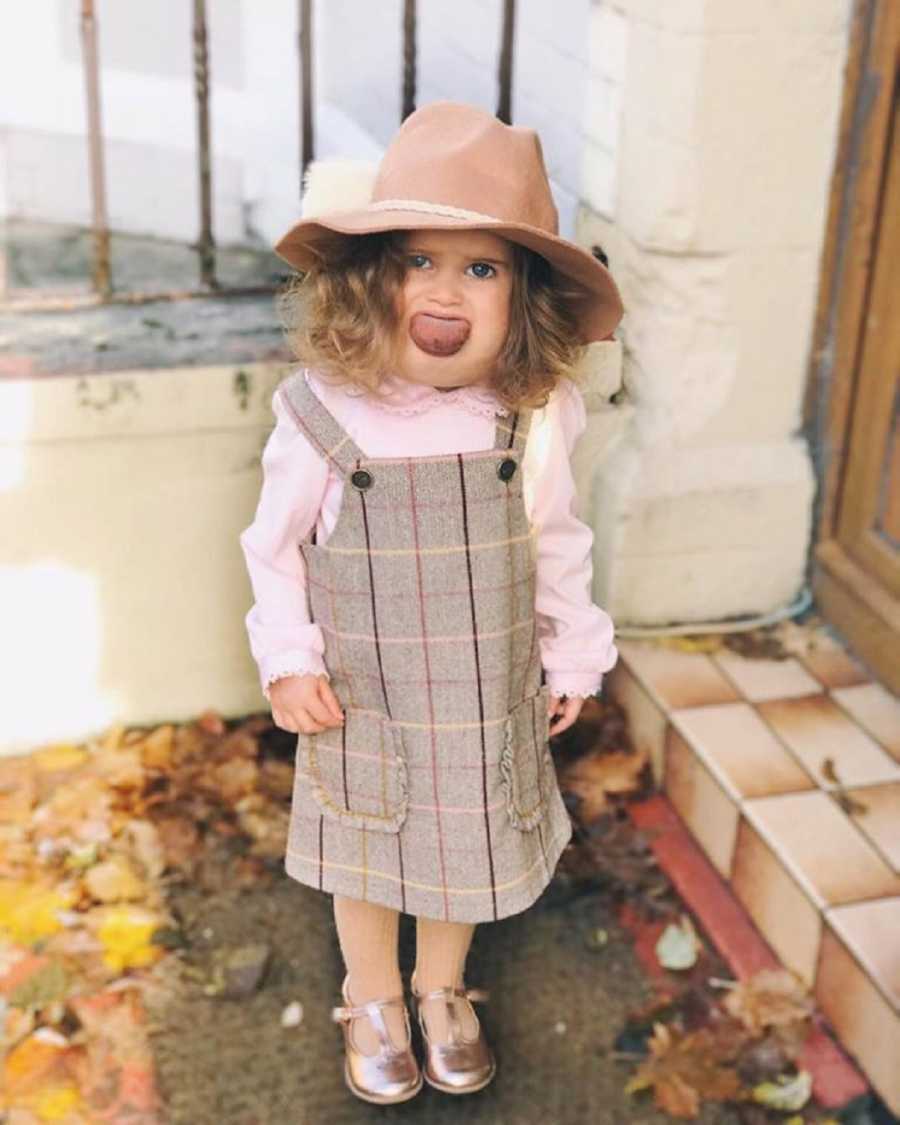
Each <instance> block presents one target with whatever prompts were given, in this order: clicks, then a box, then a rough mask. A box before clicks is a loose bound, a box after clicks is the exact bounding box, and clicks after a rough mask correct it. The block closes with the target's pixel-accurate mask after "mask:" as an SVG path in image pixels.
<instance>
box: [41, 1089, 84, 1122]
mask: <svg viewBox="0 0 900 1125" xmlns="http://www.w3.org/2000/svg"><path fill="white" fill-rule="evenodd" d="M32 1108H33V1109H34V1111H35V1113H36V1114H37V1115H38V1117H39V1118H40V1119H41V1121H62V1120H63V1118H65V1117H68V1116H69V1114H70V1113H75V1112H77V1111H78V1110H79V1109H81V1108H82V1101H81V1095H80V1094H79V1092H78V1087H77V1086H74V1085H71V1084H67V1085H65V1086H51V1087H50V1088H49V1089H47V1090H42V1091H41V1092H40V1094H38V1096H37V1097H36V1098H34V1099H33V1100H32Z"/></svg>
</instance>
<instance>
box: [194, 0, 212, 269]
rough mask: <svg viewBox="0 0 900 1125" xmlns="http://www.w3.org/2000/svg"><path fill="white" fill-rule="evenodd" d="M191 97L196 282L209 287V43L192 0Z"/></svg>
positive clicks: (201, 1)
mask: <svg viewBox="0 0 900 1125" xmlns="http://www.w3.org/2000/svg"><path fill="white" fill-rule="evenodd" d="M194 96H195V97H196V100H197V170H198V177H199V182H200V237H199V239H198V241H197V252H198V254H199V257H200V282H201V284H202V285H206V286H208V287H209V288H210V289H215V288H217V287H218V282H217V281H216V258H215V240H214V238H213V232H212V168H211V163H212V162H211V157H210V141H209V43H208V37H207V31H206V0H194Z"/></svg>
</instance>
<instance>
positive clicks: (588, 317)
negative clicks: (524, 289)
mask: <svg viewBox="0 0 900 1125" xmlns="http://www.w3.org/2000/svg"><path fill="white" fill-rule="evenodd" d="M367 194H368V193H367ZM411 229H428V230H444V229H454V230H486V231H490V232H492V233H494V234H497V235H500V236H502V237H503V238H506V239H509V241H510V242H517V243H519V244H520V245H522V246H527V247H528V248H529V249H530V250H534V251H535V252H536V253H538V254H540V255H541V256H542V257H544V258H546V260H547V261H548V262H549V263H550V265H551V266H552V267H553V269H555V270H558V271H559V273H560V274H563V275H564V276H565V277H567V278H571V279H572V280H573V281H575V282H577V283H578V284H579V286H580V287H581V289H582V291H583V294H584V295H583V297H581V298H580V299H579V300H577V302H576V305H575V310H574V311H575V313H576V316H577V318H578V323H579V327H580V332H581V338H582V341H583V342H584V343H589V342H591V341H593V340H604V339H608V338H609V336H610V335H611V333H612V331H613V329H614V328H615V327H616V325H617V324H618V323H619V321H620V320H621V318H622V313H623V311H624V310H623V306H622V298H621V297H620V295H619V291H618V289H617V287H616V283H615V282H614V281H613V278H612V275H611V274H610V272H609V270H607V268H606V267H605V266H604V265H603V263H602V262H600V261H599V260H598V259H597V258H595V257H594V255H593V254H591V253H589V251H587V250H585V249H583V248H582V247H580V246H577V245H576V244H575V243H574V242H569V241H567V240H566V239H564V238H560V237H559V234H558V231H559V218H558V215H557V210H556V205H555V204H554V202H553V195H552V193H551V191H550V182H549V180H548V178H547V171H546V168H545V167H544V157H543V151H542V149H541V142H540V138H539V137H538V134H537V133H536V132H535V131H534V130H533V129H527V128H524V127H523V126H519V125H505V124H504V123H503V122H502V121H500V120H499V118H497V117H495V116H494V115H493V114H491V113H488V112H487V111H486V110H483V109H479V108H477V107H476V106H471V105H465V104H463V103H460V102H450V101H439V102H431V103H430V104H428V105H424V106H422V107H421V108H420V109H417V110H416V111H415V112H414V113H411V114H410V115H409V117H407V118H406V120H405V121H404V122H403V124H402V125H401V126H400V128H399V129H398V131H397V133H396V135H395V136H394V138H393V140H392V141H391V143H390V145H389V146H388V148H387V150H386V152H385V153H384V156H383V157H382V160H381V163H380V164H379V165H378V168H377V172H376V174H375V179H374V183H373V184H372V187H371V195H370V198H369V199H368V201H367V202H362V203H361V204H360V205H358V206H355V207H353V208H351V209H349V210H347V209H342V210H336V211H335V210H329V211H323V212H320V213H318V214H315V215H312V216H309V217H304V218H302V219H300V220H299V222H297V223H295V224H294V225H293V226H292V227H291V228H290V230H288V231H287V233H286V234H284V235H283V236H282V237H281V238H280V239H279V241H278V242H277V244H276V246H275V250H276V253H277V254H278V255H279V256H280V257H281V258H283V259H284V260H285V261H286V262H288V263H289V264H290V265H292V266H294V267H295V268H296V269H299V270H304V271H305V270H307V269H309V268H310V267H311V266H312V265H313V264H314V263H315V261H316V260H317V256H316V253H315V247H316V244H317V243H320V242H322V241H324V240H329V239H332V238H333V237H334V235H335V234H341V235H354V234H367V233H370V232H373V231H387V230H411Z"/></svg>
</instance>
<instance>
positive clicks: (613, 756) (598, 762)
mask: <svg viewBox="0 0 900 1125" xmlns="http://www.w3.org/2000/svg"><path fill="white" fill-rule="evenodd" d="M646 763H647V754H646V751H640V752H638V753H628V752H627V751H622V750H618V751H613V752H612V753H609V752H606V751H603V750H594V751H589V752H588V753H587V754H583V755H582V756H581V757H580V758H576V759H575V761H574V762H572V764H571V765H569V766H566V767H565V768H564V769H563V770H562V771H561V772H560V785H561V787H562V788H563V789H565V790H567V791H568V792H570V793H573V794H575V796H577V797H578V798H579V805H578V816H579V819H580V820H581V821H583V823H585V824H590V823H591V822H592V821H594V820H596V819H597V818H598V817H599V816H601V814H602V813H603V812H604V811H605V810H606V807H607V795H608V794H610V793H631V792H633V791H634V790H635V789H637V787H638V778H639V776H640V774H641V772H642V771H643V768H644V766H645V765H646Z"/></svg>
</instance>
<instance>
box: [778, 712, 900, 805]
mask: <svg viewBox="0 0 900 1125" xmlns="http://www.w3.org/2000/svg"><path fill="white" fill-rule="evenodd" d="M756 708H757V710H758V711H759V713H760V714H761V715H762V717H763V718H764V719H765V720H766V722H767V723H768V724H769V725H770V726H771V727H772V729H773V730H774V731H775V733H776V734H777V735H778V736H779V738H781V739H782V741H783V742H784V743H785V744H786V745H787V746H788V747H789V748H790V749H791V750H792V751H793V752H794V754H796V755H797V757H798V758H799V759H800V761H801V762H802V763H803V765H804V766H805V767H806V769H807V770H808V771H809V773H810V774H811V775H812V776H813V777H814V778H815V779H816V780H817V781H818V783H819V784H820V785H821V786H822V787H823V788H826V789H828V788H831V787H832V786H833V785H834V784H835V783H834V782H833V781H829V780H828V779H827V777H826V776H825V774H824V772H823V771H824V766H825V762H826V761H827V760H829V759H830V760H831V762H832V763H833V765H834V770H835V772H836V775H837V778H838V782H839V783H840V784H841V785H869V784H871V783H874V782H882V781H895V780H897V781H900V766H898V765H897V763H896V762H895V761H894V760H893V759H892V758H891V757H890V756H889V755H888V754H886V753H885V752H884V750H882V748H881V747H880V746H879V745H878V743H877V742H875V740H874V739H872V738H870V737H869V736H868V735H867V734H866V732H865V731H864V730H863V729H862V727H860V726H858V725H857V724H856V723H855V722H854V721H853V720H852V719H850V718H848V717H847V715H846V714H845V713H844V711H842V710H841V708H840V707H838V705H837V704H836V703H835V702H833V700H832V699H831V697H830V696H828V695H826V694H825V693H824V692H822V693H820V694H818V695H806V696H803V697H801V698H799V699H770V700H764V701H763V702H760V703H757V705H756Z"/></svg>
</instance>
